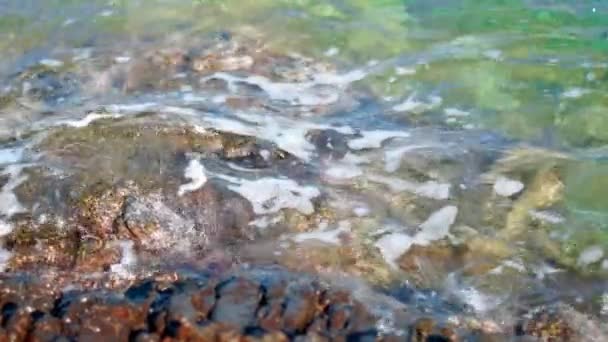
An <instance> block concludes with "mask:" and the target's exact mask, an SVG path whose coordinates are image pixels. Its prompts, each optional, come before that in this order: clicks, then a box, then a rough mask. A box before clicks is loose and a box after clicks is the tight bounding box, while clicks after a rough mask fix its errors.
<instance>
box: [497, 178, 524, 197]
mask: <svg viewBox="0 0 608 342" xmlns="http://www.w3.org/2000/svg"><path fill="white" fill-rule="evenodd" d="M523 189H524V183H522V182H520V181H518V180H514V179H509V178H507V177H503V176H501V177H498V179H496V182H494V192H495V193H496V194H497V195H499V196H503V197H511V196H513V195H516V194H518V193H520V192H521V191H522V190H523Z"/></svg>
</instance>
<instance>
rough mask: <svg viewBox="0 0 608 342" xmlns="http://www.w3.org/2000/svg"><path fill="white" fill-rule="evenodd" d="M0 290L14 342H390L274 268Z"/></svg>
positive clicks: (301, 279)
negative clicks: (96, 285)
mask: <svg viewBox="0 0 608 342" xmlns="http://www.w3.org/2000/svg"><path fill="white" fill-rule="evenodd" d="M62 285H66V284H62ZM0 288H1V291H0V293H1V294H0V304H1V307H2V313H3V320H2V330H0V336H2V338H3V339H9V340H13V341H56V340H62V339H67V340H87V341H89V340H91V341H93V340H94V341H107V340H110V339H111V340H115V341H133V340H135V341H160V340H162V341H233V340H234V339H238V340H240V341H290V340H292V341H293V340H296V341H299V340H302V339H304V340H309V339H320V340H349V341H350V340H354V341H365V340H367V339H369V338H371V339H374V340H376V339H380V340H387V338H388V336H384V337H383V334H381V333H380V332H379V331H378V330H377V329H376V328H375V324H376V318H375V317H374V316H373V315H372V314H370V312H369V311H368V310H367V309H366V308H365V306H363V305H362V304H361V303H360V302H358V301H356V300H354V299H353V298H352V297H351V296H350V295H349V294H348V293H345V292H341V291H338V290H332V289H331V288H329V287H328V286H327V285H326V284H323V283H322V282H320V281H319V280H318V279H315V278H314V277H311V276H308V275H304V274H298V273H289V272H287V271H285V270H284V269H280V268H273V267H269V268H258V269H250V270H246V271H240V272H233V273H230V274H226V275H224V276H212V275H209V274H205V273H200V274H190V275H189V276H185V277H184V278H183V279H179V280H176V281H159V280H153V279H150V280H142V281H138V282H136V283H135V284H133V285H131V286H130V287H128V288H126V289H124V290H107V289H105V290H103V289H99V290H83V289H81V290H78V289H74V290H65V289H64V290H60V286H59V284H44V283H39V282H36V281H35V280H33V279H32V278H30V277H10V276H3V277H2V279H0ZM389 340H390V339H389Z"/></svg>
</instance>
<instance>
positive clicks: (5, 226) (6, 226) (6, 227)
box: [0, 219, 13, 237]
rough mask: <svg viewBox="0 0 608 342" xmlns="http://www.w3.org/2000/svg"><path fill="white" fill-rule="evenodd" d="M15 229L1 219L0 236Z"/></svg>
mask: <svg viewBox="0 0 608 342" xmlns="http://www.w3.org/2000/svg"><path fill="white" fill-rule="evenodd" d="M12 231H13V226H12V225H11V224H10V223H9V222H6V221H4V220H2V219H0V237H3V236H6V235H8V234H10V233H11V232H12Z"/></svg>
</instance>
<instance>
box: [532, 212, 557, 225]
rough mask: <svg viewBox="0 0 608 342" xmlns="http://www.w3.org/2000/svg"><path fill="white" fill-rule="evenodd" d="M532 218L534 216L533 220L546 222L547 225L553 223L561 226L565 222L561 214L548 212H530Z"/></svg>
mask: <svg viewBox="0 0 608 342" xmlns="http://www.w3.org/2000/svg"><path fill="white" fill-rule="evenodd" d="M529 213H530V216H532V217H533V218H535V219H537V220H540V221H544V222H547V223H551V224H559V223H562V222H564V221H565V219H564V217H563V216H561V215H560V214H558V213H556V212H553V211H547V210H530V212H529Z"/></svg>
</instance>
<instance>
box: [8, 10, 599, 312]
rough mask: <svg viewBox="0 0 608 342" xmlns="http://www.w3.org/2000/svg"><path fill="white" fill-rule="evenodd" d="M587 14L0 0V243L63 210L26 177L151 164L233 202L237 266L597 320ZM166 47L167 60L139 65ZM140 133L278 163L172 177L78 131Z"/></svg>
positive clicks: (595, 158) (592, 65) (594, 64)
mask: <svg viewBox="0 0 608 342" xmlns="http://www.w3.org/2000/svg"><path fill="white" fill-rule="evenodd" d="M607 24H608V4H607V3H606V2H605V1H599V0H598V1H574V0H572V1H541V0H520V1H518V0H502V1H468V0H458V1H454V0H451V1H448V0H432V1H431V0H425V1H416V0H412V1H405V0H403V1H399V0H383V1H363V0H356V1H355V0H353V1H339V0H335V1H313V0H293V1H290V0H260V1H249V2H244V1H236V0H234V1H232V0H228V1H214V0H198V1H196V0H164V1H161V0H157V1H152V0H151V1H118V0H117V1H79V0H72V1H67V0H66V1H59V0H52V1H11V0H8V1H0V57H1V58H0V77H1V79H2V84H1V85H2V89H0V141H2V145H0V167H1V168H2V169H3V171H2V174H3V175H4V176H3V178H0V179H3V182H1V183H0V184H3V188H2V192H1V193H0V198H1V199H2V203H0V206H1V210H0V227H1V228H2V229H1V231H2V234H4V239H5V240H8V239H9V237H10V234H14V230H15V229H16V228H15V225H16V223H15V222H16V221H17V219H18V218H19V215H23V213H30V214H31V215H33V216H34V217H37V216H39V215H42V214H43V212H44V208H46V209H47V210H49V211H50V212H52V211H53V210H55V211H56V213H58V212H60V211H61V210H63V209H65V205H62V204H61V203H58V202H61V200H55V201H52V200H44V199H43V197H39V198H38V197H36V196H39V194H38V195H36V192H35V191H34V194H35V195H33V197H32V198H26V197H27V196H24V195H23V193H24V191H23V190H19V189H20V188H23V187H24V184H26V185H27V184H28V183H32V184H36V182H40V180H39V179H37V178H36V177H33V176H32V173H31V170H33V169H37V168H38V169H39V168H45V167H46V168H48V169H50V170H52V172H49V175H50V176H48V177H50V178H51V179H54V178H53V177H55V178H56V179H57V182H58V180H59V179H62V177H64V176H65V175H73V174H84V175H85V176H82V177H81V178H79V179H83V181H82V182H83V183H82V185H83V186H85V185H86V184H88V183H87V182H93V181H96V180H98V179H103V180H111V181H116V180H125V179H131V180H135V181H141V179H143V178H145V177H152V178H154V177H155V176H154V174H155V172H152V171H150V170H151V169H153V168H155V167H157V166H156V165H157V164H159V165H160V164H162V163H169V166H167V167H166V168H167V170H169V171H167V172H168V173H169V174H171V175H173V176H172V177H173V179H172V181H173V182H181V183H187V182H189V181H191V183H192V184H193V186H194V187H196V184H197V180H198V181H201V179H202V178H201V177H203V178H205V179H213V180H215V181H217V182H224V183H225V184H227V186H229V187H230V188H231V189H232V190H235V191H237V192H239V193H241V194H242V195H243V196H245V197H246V198H247V199H248V200H250V201H251V202H252V204H253V207H254V210H255V211H256V214H257V217H256V223H257V225H252V227H251V229H252V230H253V231H255V234H257V236H260V237H262V238H261V240H263V241H264V242H263V243H262V242H260V244H259V246H258V245H257V244H256V243H252V244H251V245H252V246H253V247H251V248H250V249H251V251H248V250H247V251H245V252H243V255H242V257H243V258H245V259H247V258H250V259H252V260H256V259H260V260H264V261H268V260H274V259H279V260H281V261H285V260H286V261H285V262H287V263H289V262H291V263H292V264H293V263H294V261H292V260H291V259H294V260H298V259H297V258H298V257H302V256H301V255H299V256H293V255H291V256H290V255H288V254H289V251H290V250H291V249H292V248H291V247H293V248H295V249H296V250H297V249H298V248H299V249H301V250H305V251H311V252H310V255H307V254H306V253H305V256H304V258H310V261H307V262H304V264H306V265H305V266H303V267H304V268H306V267H308V269H315V270H317V271H320V272H324V273H327V274H336V273H348V274H352V275H356V276H359V277H362V278H363V279H365V280H366V281H368V282H370V283H372V284H375V285H378V286H381V287H382V286H384V287H387V288H391V287H392V286H393V287H394V286H395V285H394V284H400V283H403V282H406V281H407V282H409V283H413V284H416V286H418V287H419V288H420V289H427V290H428V289H432V290H437V291H439V292H441V293H442V294H445V295H446V296H447V297H450V298H452V299H454V300H455V301H457V302H463V303H465V304H468V305H469V306H470V307H471V308H472V309H471V310H472V312H473V313H474V314H483V315H486V314H489V313H492V314H493V315H494V317H497V318H496V319H497V320H500V319H501V318H504V317H505V315H507V313H513V312H517V310H518V309H519V308H520V306H524V307H529V306H538V305H544V304H555V303H558V302H565V303H568V304H569V305H574V306H575V307H577V309H580V310H581V311H582V312H585V313H588V314H590V315H592V317H594V318H596V319H598V320H599V321H601V320H602V319H605V317H603V316H602V315H606V311H607V310H608V309H607V308H606V305H607V304H606V299H605V298H606V296H607V295H606V294H605V291H606V284H607V283H606V276H607V275H608V225H607V222H608V191H607V190H606V186H608V177H607V175H608V164H607V161H608V148H607V144H608V88H607V85H608V58H607V57H606V56H608V30H607V27H608V25H607ZM182 54H187V55H188V56H189V58H190V57H191V58H193V60H189V61H188V62H187V63H186V64H187V66H188V67H186V68H185V69H184V68H182V66H180V67H179V68H173V67H172V66H169V67H167V69H162V68H160V67H159V66H158V65H171V63H172V62H171V58H172V56H182ZM154 56H156V57H154ZM288 56H291V57H288ZM154 58H156V59H154ZM180 58H181V57H180ZM196 58H200V62H201V63H203V64H201V66H200V70H194V69H197V68H198V67H197V66H196V64H194V63H195V60H196ZM151 59H153V60H155V61H159V60H160V62H158V63H160V64H154V63H156V62H154V63H152V64H154V65H152V66H151V65H150V63H148V62H145V63H144V62H142V61H149V60H151ZM146 63H148V64H146ZM205 63H206V64H205ZM214 82H215V83H214ZM218 82H219V83H218ZM217 84H222V85H221V86H217ZM150 113H153V114H152V115H149V114H150ZM100 123H101V124H100ZM158 123H162V124H164V125H169V126H171V125H184V124H186V125H190V126H192V127H198V128H199V129H206V130H218V131H221V132H231V133H237V134H241V135H244V136H254V137H256V138H258V139H261V140H264V141H265V142H267V143H270V144H274V145H273V146H277V147H278V148H280V149H282V150H283V151H286V152H287V153H289V154H291V155H292V156H294V158H295V160H296V161H297V163H296V164H294V165H296V166H294V165H288V166H285V167H283V166H276V167H274V166H273V167H270V168H267V169H265V170H262V171H260V170H254V172H253V174H252V171H251V170H247V167H246V166H247V165H245V169H242V167H243V165H240V166H239V165H235V164H230V163H226V162H217V161H208V160H206V159H204V158H203V159H202V160H201V165H202V168H197V167H196V165H194V166H193V167H192V168H190V169H189V171H186V166H187V164H184V163H181V164H180V163H178V162H175V163H174V164H171V161H170V158H165V157H164V156H165V155H166V154H167V153H170V152H172V151H165V150H164V149H166V148H167V145H166V144H164V143H163V142H162V141H158V142H157V141H156V140H155V139H154V138H153V137H152V138H150V137H147V139H148V140H145V141H144V143H143V144H144V145H145V146H146V152H145V153H142V152H141V150H140V149H139V147H133V148H134V149H135V150H136V152H133V150H131V149H129V148H127V146H126V145H128V144H129V140H126V141H125V140H120V139H118V138H116V139H117V140H112V139H113V138H112V135H111V134H109V133H108V132H109V131H108V130H95V129H91V130H89V128H90V127H97V126H95V125H106V126H108V127H110V131H111V128H112V127H114V126H113V125H115V126H116V127H117V128H116V129H117V130H118V129H120V127H122V126H121V125H135V127H142V128H141V130H142V133H141V134H143V135H145V132H143V131H145V129H144V128H143V127H144V126H145V125H150V124H158ZM136 131H137V128H136ZM315 131H321V132H326V133H324V134H325V135H323V134H322V135H321V138H319V139H317V140H315V139H313V138H311V137H313V136H314V134H313V133H314V132H315ZM327 132H332V133H331V134H335V139H334V140H331V139H329V140H323V139H327V136H330V134H329V133H327ZM108 134H109V136H108ZM116 134H117V136H120V134H121V133H116ZM323 137H325V138H323ZM159 139H161V138H159ZM125 142H126V145H125ZM87 149H88V150H87ZM123 149H124V151H123ZM62 151H63V152H66V151H67V152H66V153H63V152H62ZM87 151H89V152H87ZM133 153H135V154H136V157H134V154H133ZM189 158H190V159H193V160H198V159H197V158H198V157H197V156H196V155H194V156H190V157H189ZM157 161H158V163H157V164H155V163H156V162H157ZM190 165H192V164H190ZM239 167H241V168H239ZM304 169H305V170H306V171H303V170H304ZM28 170H29V171H28ZM160 170H161V171H162V170H163V168H162V167H160ZM28 172H30V173H28ZM159 172H160V171H159ZM184 172H185V173H184ZM161 173H162V172H161ZM201 175H202V176H201ZM169 178H171V177H169ZM145 179H148V178H145ZM169 183H171V181H169ZM50 184H51V185H50V186H51V187H55V186H57V185H56V183H53V180H52V181H50ZM154 184H155V185H154V186H156V187H158V188H163V187H164V186H165V185H159V184H157V183H154ZM163 184H164V183H163ZM171 184H172V183H171ZM47 186H48V185H47ZM68 187H69V185H68ZM32 188H34V189H37V188H39V187H36V186H35V185H32ZM167 189H171V187H170V186H168V188H165V190H167ZM269 189H274V190H272V191H271V190H269ZM273 191H274V192H273ZM45 193H48V191H46V192H45ZM268 201H270V202H271V204H268ZM273 203H274V204H273ZM41 208H42V209H41ZM293 212H296V214H293ZM328 213H329V214H328ZM263 223H265V224H263ZM344 234H346V235H348V236H349V239H347V240H349V241H351V242H350V245H349V242H345V240H344V239H342V238H341V236H343V235H344ZM177 235H179V234H177ZM168 238H169V239H171V235H169V237H168ZM312 240H315V241H316V242H315V243H313V244H312V246H311V245H310V244H311V241H312ZM319 241H320V242H319ZM352 241H356V243H353V242H352ZM319 244H320V247H319ZM286 245H288V246H291V247H285V246H286ZM268 246H270V247H271V248H268ZM298 246H299V247H298ZM454 246H461V247H462V246H464V247H463V248H464V249H465V250H467V252H466V253H464V254H462V253H461V254H459V253H460V252H458V249H457V248H455V247H454ZM317 249H318V252H317ZM345 249H349V250H350V252H348V253H346V254H347V255H346V256H345V255H344V254H345V253H343V252H344V250H345ZM268 251H272V252H268ZM353 251H354V252H353ZM13 252H14V251H11V249H10V246H8V245H6V246H5V249H4V250H3V255H8V256H7V257H4V256H3V257H2V260H4V259H7V260H6V262H4V263H5V264H6V265H7V266H6V268H7V270H9V271H10V265H11V261H10V255H11V253H13ZM404 253H406V255H407V256H408V257H406V258H401V256H402V255H403V254H404ZM129 255H130V254H129ZM286 255H287V256H286ZM140 258H141V256H140ZM290 258H291V259H290ZM353 260H355V261H353ZM404 260H405V261H404ZM297 263H298V262H295V264H297ZM299 266H301V265H299ZM115 269H118V268H115ZM120 269H121V270H122V269H123V268H120ZM515 303H516V304H515ZM507 316H508V315H507ZM602 317H603V318H602Z"/></svg>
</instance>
